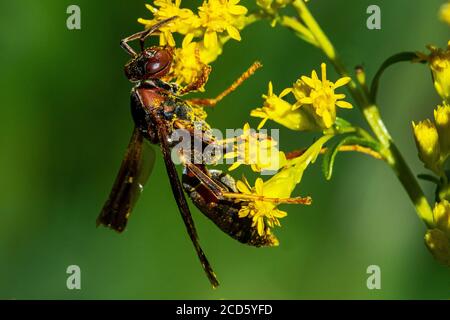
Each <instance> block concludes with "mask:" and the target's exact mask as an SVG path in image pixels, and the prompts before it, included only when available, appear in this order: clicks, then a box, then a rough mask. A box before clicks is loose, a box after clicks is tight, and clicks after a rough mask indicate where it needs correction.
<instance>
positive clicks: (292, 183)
mask: <svg viewBox="0 0 450 320" xmlns="http://www.w3.org/2000/svg"><path fill="white" fill-rule="evenodd" d="M330 138H331V136H329V135H328V136H323V137H321V138H320V139H318V140H317V141H316V142H315V143H314V144H312V145H311V146H310V147H309V148H308V149H307V150H306V151H305V152H304V153H303V154H302V155H300V156H299V157H296V158H294V159H290V160H287V161H286V163H285V165H284V166H283V168H282V169H281V170H280V171H279V172H278V173H276V174H275V175H273V176H272V177H271V178H270V179H268V180H267V181H263V180H262V179H261V178H257V179H256V182H255V186H254V187H251V186H250V184H249V183H248V181H247V179H245V178H243V179H242V180H240V181H238V182H237V184H236V187H237V188H238V190H239V191H240V192H241V193H243V194H246V195H257V196H261V197H267V198H271V199H274V198H278V199H286V198H289V197H290V196H291V194H292V192H293V191H294V189H295V187H296V186H297V185H298V184H299V183H300V182H301V179H302V176H303V172H304V171H305V170H306V168H307V167H308V165H309V164H310V163H313V162H314V161H315V160H316V158H317V156H318V155H319V153H320V151H321V149H322V146H323V145H324V144H325V143H326V142H327V141H328V140H329V139H330ZM309 203H310V199H309V198H306V199H305V202H304V204H309ZM278 205H279V203H277V202H275V201H268V200H266V201H264V200H255V201H249V202H247V204H246V205H244V206H242V209H241V210H240V211H239V216H240V217H247V216H249V217H251V218H252V220H253V226H254V227H256V228H257V230H258V233H259V234H260V235H263V234H270V232H271V231H270V229H271V228H273V227H275V226H280V221H279V219H280V218H283V217H286V216H287V213H286V212H285V211H281V210H280V209H278Z"/></svg>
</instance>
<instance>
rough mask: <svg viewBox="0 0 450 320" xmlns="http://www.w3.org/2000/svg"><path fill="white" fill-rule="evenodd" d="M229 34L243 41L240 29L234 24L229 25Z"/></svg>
mask: <svg viewBox="0 0 450 320" xmlns="http://www.w3.org/2000/svg"><path fill="white" fill-rule="evenodd" d="M227 32H228V35H229V36H230V37H231V38H233V39H234V40H237V41H241V35H240V34H239V30H238V29H236V28H235V27H233V26H227Z"/></svg>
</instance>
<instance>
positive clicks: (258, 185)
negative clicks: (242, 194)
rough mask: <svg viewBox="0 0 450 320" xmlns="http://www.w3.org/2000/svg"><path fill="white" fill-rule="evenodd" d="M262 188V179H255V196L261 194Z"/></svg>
mask: <svg viewBox="0 0 450 320" xmlns="http://www.w3.org/2000/svg"><path fill="white" fill-rule="evenodd" d="M263 186H264V181H263V179H261V178H258V179H256V182H255V189H256V194H258V195H262V194H263Z"/></svg>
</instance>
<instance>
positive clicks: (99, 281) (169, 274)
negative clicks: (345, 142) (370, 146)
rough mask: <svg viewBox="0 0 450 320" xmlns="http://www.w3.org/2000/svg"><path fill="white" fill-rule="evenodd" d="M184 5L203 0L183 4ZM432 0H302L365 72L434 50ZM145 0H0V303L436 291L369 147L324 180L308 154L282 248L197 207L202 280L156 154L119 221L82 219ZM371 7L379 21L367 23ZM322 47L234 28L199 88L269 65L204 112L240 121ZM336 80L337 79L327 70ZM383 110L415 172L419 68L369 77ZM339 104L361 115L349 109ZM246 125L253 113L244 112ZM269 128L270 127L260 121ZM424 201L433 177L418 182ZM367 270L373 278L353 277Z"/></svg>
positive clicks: (442, 282)
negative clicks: (404, 54)
mask: <svg viewBox="0 0 450 320" xmlns="http://www.w3.org/2000/svg"><path fill="white" fill-rule="evenodd" d="M183 2H184V5H185V6H192V5H195V4H196V3H197V4H198V3H199V2H197V1H183ZM241 2H242V4H245V5H248V7H254V3H253V1H241ZM442 2H443V0H420V1H419V0H416V1H410V0H395V1H392V0H391V1H387V0H385V1H369V0H367V1H366V0H351V1H349V0H333V1H331V0H314V1H311V3H310V7H311V10H312V11H313V13H314V14H315V15H316V16H317V18H318V20H319V21H320V22H321V24H322V25H323V28H324V30H325V31H326V32H327V33H328V34H329V36H330V38H331V39H332V41H333V42H334V43H335V44H336V47H337V49H338V50H339V51H340V52H341V55H342V56H343V57H344V60H345V63H346V64H347V65H348V66H349V68H352V67H353V66H355V65H357V64H362V65H364V66H365V68H366V70H367V72H368V75H369V77H371V76H373V74H374V72H375V71H376V69H377V66H379V65H380V64H381V63H382V62H383V60H384V59H385V58H387V57H388V56H389V55H391V54H393V53H397V52H399V51H405V50H424V46H425V45H426V44H429V43H433V44H436V45H439V46H441V47H442V46H445V45H446V42H447V40H448V35H449V29H448V26H446V25H444V24H443V23H441V22H439V21H438V19H437V12H438V8H439V6H440V5H441V4H442ZM144 3H145V2H144V1H143V0H133V1H117V0H116V1H87V0H78V1H76V3H75V2H72V1H70V2H68V1H49V0H47V1H31V0H24V1H8V2H5V1H2V3H1V5H0V11H1V12H2V18H1V19H0V34H1V51H0V55H1V61H2V70H1V78H0V82H1V83H0V92H1V100H0V101H1V103H2V107H1V126H0V139H1V156H0V168H1V169H0V170H1V172H2V174H1V179H2V182H1V183H0V298H3V299H49V298H52V299H53V298H62V299H119V298H125V299H169V298H182V299H184V298H192V299H197V298H201V299H240V298H246V299H259V298H263V299H264V298H270V299H298V298H301V299H304V298H306V299H308V298H326V299H328V298H337V299H343V298H351V299H381V298H389V299H409V298H426V299H428V298H444V299H445V298H449V297H450V272H449V270H448V269H446V268H445V267H442V266H440V265H439V264H438V263H436V262H435V261H434V260H433V258H432V256H431V255H430V254H429V253H428V251H427V249H426V248H425V246H424V244H423V235H424V231H425V228H424V225H423V224H422V223H421V221H419V219H418V218H417V217H416V214H415V212H414V209H413V207H412V205H411V203H410V201H409V199H408V197H407V196H406V193H405V192H404V190H403V189H402V188H401V186H400V184H399V183H398V181H397V180H396V178H395V176H394V175H393V173H392V172H391V171H390V169H389V168H388V167H387V166H386V165H385V164H383V163H382V162H379V161H376V160H374V159H371V158H369V157H367V156H364V155H357V154H348V153H347V154H341V155H340V156H338V159H337V164H336V168H335V175H334V177H333V179H332V180H331V181H330V182H326V181H324V178H323V176H322V174H321V172H320V165H319V164H317V165H315V166H313V167H312V168H311V169H310V170H308V171H307V172H306V175H305V177H304V180H303V182H302V185H301V188H300V190H299V192H300V193H301V194H303V195H305V194H310V195H311V196H312V197H313V198H314V204H313V206H311V207H300V206H299V207H294V206H291V207H285V209H288V212H289V215H288V217H287V218H285V219H283V221H282V224H283V227H282V228H279V229H277V230H275V232H276V234H277V235H278V237H279V239H280V241H281V245H280V246H279V247H278V248H266V249H256V248H252V247H248V246H245V245H242V244H240V243H238V242H236V241H234V240H232V239H231V238H229V237H228V236H227V235H225V234H224V233H222V232H221V231H220V230H219V229H218V228H216V227H215V226H214V225H213V224H212V223H211V222H210V221H209V220H207V218H205V217H204V216H203V215H202V214H201V213H199V212H198V210H196V209H194V208H192V211H193V215H194V219H195V221H196V223H197V228H198V231H199V234H200V238H201V243H202V245H203V248H204V250H205V252H206V253H207V256H208V257H209V260H210V261H211V263H212V265H213V267H214V268H215V271H216V273H217V274H218V277H219V279H220V281H221V286H220V287H219V288H218V289H217V290H213V289H211V287H210V285H209V283H208V281H207V279H206V277H205V275H204V273H203V271H202V269H201V267H200V264H199V262H198V261H197V257H196V255H195V253H194V250H193V247H192V244H191V243H190V241H189V239H188V236H187V234H186V232H185V228H184V225H183V223H182V220H181V218H180V216H179V213H178V209H177V207H176V204H175V202H174V201H173V199H172V194H171V191H170V187H169V183H168V179H167V177H166V174H165V170H164V167H163V162H162V159H161V156H160V155H159V153H158V157H157V163H156V165H155V169H154V172H153V175H152V177H151V179H150V182H149V183H148V185H147V187H146V189H145V192H144V194H143V196H142V197H141V199H140V201H139V203H138V204H137V207H136V208H135V211H134V213H133V216H132V219H131V221H130V223H129V225H128V229H127V231H126V232H125V233H124V234H122V235H119V234H116V233H114V232H112V231H110V230H107V229H106V228H96V227H95V219H96V217H97V214H98V213H99V211H100V209H101V207H102V205H103V203H104V201H105V199H106V197H107V195H108V193H109V191H110V188H111V185H112V183H113V180H114V178H115V175H116V173H117V170H118V167H119V164H120V161H121V160H122V156H123V153H124V151H125V147H126V145H127V142H128V139H129V136H130V133H131V130H132V125H133V124H132V120H131V118H130V111H129V90H130V88H131V84H130V83H129V82H128V81H127V80H126V78H125V77H124V75H123V71H122V68H123V65H124V63H125V62H126V61H127V55H126V54H125V52H124V51H123V50H121V49H120V47H119V45H118V44H119V39H121V38H123V37H125V36H127V35H129V34H131V33H134V32H136V31H139V30H141V26H140V25H139V24H138V23H137V22H136V19H137V18H138V17H147V18H148V17H150V13H149V12H148V11H147V10H146V9H145V7H144ZM70 4H77V5H79V6H80V7H81V19H82V22H81V23H82V29H81V30H79V31H69V30H67V28H66V18H67V14H66V8H67V6H68V5H70ZM370 4H378V5H379V6H380V7H381V10H382V29H381V30H379V31H370V30H368V29H367V28H366V19H367V17H368V15H367V14H366V8H367V7H368V6H369V5H370ZM323 59H324V58H323V57H322V55H321V54H320V52H319V51H318V50H316V49H315V48H313V47H311V46H309V45H308V44H306V43H304V42H302V41H300V40H299V39H298V38H296V37H295V36H294V35H293V34H292V33H291V32H289V31H287V30H285V29H282V28H281V27H276V28H271V27H270V26H269V24H268V23H267V21H261V22H258V23H255V24H253V25H251V26H250V27H248V28H247V29H245V30H244V31H243V32H242V42H240V43H238V42H235V41H230V42H229V43H228V44H227V45H226V47H225V50H224V54H223V55H222V56H221V57H220V58H219V60H218V61H216V62H215V63H214V64H213V72H212V75H211V77H210V81H209V83H208V85H207V90H206V91H207V94H206V95H207V96H214V95H216V94H217V93H219V92H220V91H221V90H222V89H223V88H225V87H226V86H227V85H228V84H230V83H231V82H232V81H233V80H234V79H235V78H236V77H237V76H238V75H239V74H240V73H241V72H242V71H243V70H244V69H245V68H247V67H248V66H249V65H250V64H251V63H252V62H253V61H254V60H261V61H262V62H263V64H264V68H263V69H262V70H261V71H258V72H257V74H256V75H255V76H254V77H252V78H251V79H250V80H249V81H247V82H246V83H245V84H244V85H243V86H242V87H241V88H240V89H239V90H238V91H236V92H235V93H233V94H232V95H230V96H228V97H227V98H226V99H224V100H223V102H222V103H221V104H220V106H219V107H217V108H216V109H214V110H212V111H210V116H209V120H210V123H211V124H212V125H213V126H214V127H217V128H222V129H224V128H237V127H241V126H242V124H243V122H244V121H246V120H247V119H249V116H248V114H249V111H250V109H251V108H254V107H256V106H260V105H261V102H262V99H261V94H262V93H265V92H266V90H267V83H268V81H269V80H272V81H273V82H274V86H275V91H276V92H279V91H280V90H281V89H283V88H285V87H287V86H289V85H291V83H292V82H293V81H295V79H296V78H297V77H298V76H299V75H302V74H309V73H310V71H311V69H313V68H314V69H318V68H319V65H320V63H321V62H322V61H323ZM329 76H330V78H331V79H336V74H335V73H333V72H332V71H331V68H330V74H329ZM379 102H380V105H381V109H382V115H383V117H384V119H385V121H386V124H387V126H388V128H389V129H390V130H391V133H392V135H393V136H394V138H395V140H396V141H397V143H398V145H399V147H400V149H401V151H402V152H403V153H404V155H405V157H406V158H407V159H408V160H409V163H410V164H411V166H412V168H413V169H414V171H415V172H416V173H419V172H423V171H424V169H423V167H422V165H421V163H420V162H419V160H418V159H417V156H416V150H415V146H414V142H413V139H412V135H411V121H412V120H420V119H424V118H426V117H432V110H433V108H434V107H435V106H436V104H438V103H439V98H438V96H437V94H436V93H435V92H434V89H433V86H432V84H431V81H430V74H429V71H428V70H427V68H426V67H425V66H422V65H410V64H408V63H404V64H400V65H397V66H394V67H393V68H392V69H390V70H389V71H388V72H387V73H386V75H385V76H384V77H383V80H382V84H381V88H380V101H379ZM340 115H341V116H343V117H345V118H347V119H350V120H352V121H355V122H357V123H360V124H362V125H364V126H365V123H364V122H363V120H362V119H361V117H360V115H359V114H358V112H357V110H355V111H347V110H344V111H342V110H341V112H340ZM250 123H251V124H252V125H254V126H255V125H256V124H257V123H258V119H250ZM270 126H273V127H277V126H276V125H273V124H269V127H270ZM280 134H281V147H282V149H283V150H291V149H294V148H298V147H301V146H305V145H307V144H308V143H310V142H311V141H312V139H313V138H314V136H313V135H311V134H302V133H296V132H291V131H288V130H285V129H282V130H281V133H280ZM423 186H424V187H425V188H426V190H427V194H428V195H429V196H430V198H431V196H432V189H431V186H430V185H427V184H423ZM71 264H76V265H79V266H80V267H81V271H82V284H81V285H82V289H81V290H72V291H70V290H68V289H67V288H66V278H67V274H66V268H67V266H68V265H71ZM372 264H375V265H379V266H380V267H381V272H382V289H381V290H374V291H370V290H368V289H367V287H366V279H367V277H368V275H367V274H366V268H367V266H369V265H372Z"/></svg>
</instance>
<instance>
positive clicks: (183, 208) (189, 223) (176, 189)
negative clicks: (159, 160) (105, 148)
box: [153, 115, 219, 288]
mask: <svg viewBox="0 0 450 320" xmlns="http://www.w3.org/2000/svg"><path fill="white" fill-rule="evenodd" d="M153 118H154V121H155V123H157V127H158V138H159V142H160V145H161V151H162V154H163V158H164V163H165V165H166V170H167V175H168V176H169V180H170V186H171V187H172V192H173V195H174V197H175V200H176V202H177V205H178V208H179V210H180V213H181V216H182V218H183V222H184V224H185V226H186V229H187V232H188V234H189V238H190V239H191V241H192V244H193V245H194V248H195V251H196V252H197V256H198V258H199V259H200V263H201V264H202V267H203V270H204V271H205V273H206V275H207V277H208V279H209V281H210V282H211V284H212V286H213V287H214V288H215V287H217V286H219V281H218V280H217V277H216V275H215V273H214V271H213V269H212V267H211V265H210V264H209V262H208V259H207V258H206V255H205V254H204V252H203V250H202V248H201V246H200V243H199V241H198V236H197V231H196V230H195V225H194V220H193V219H192V216H191V212H190V211H189V206H188V204H187V202H186V197H185V196H184V192H183V188H182V186H181V183H180V179H179V177H178V173H177V170H176V168H175V165H174V163H173V161H172V159H171V149H170V146H169V143H168V140H169V133H168V129H167V126H166V123H165V121H164V120H161V119H159V118H158V116H157V115H153Z"/></svg>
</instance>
